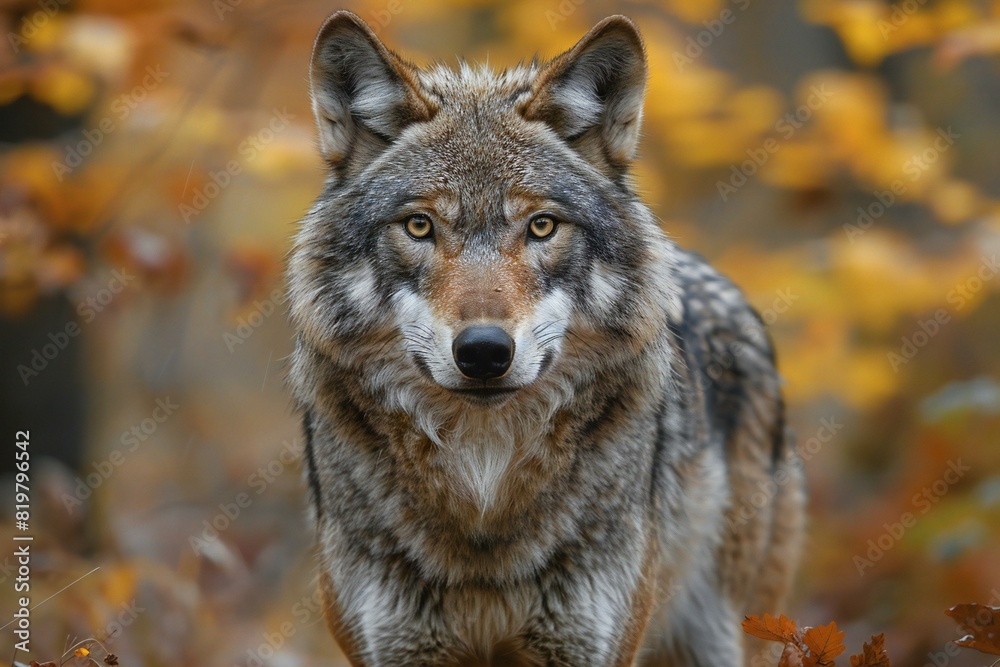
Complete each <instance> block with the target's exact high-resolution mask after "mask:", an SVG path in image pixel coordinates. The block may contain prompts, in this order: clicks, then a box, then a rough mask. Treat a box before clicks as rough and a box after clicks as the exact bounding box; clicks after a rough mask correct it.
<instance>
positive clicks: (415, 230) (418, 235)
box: [403, 215, 434, 240]
mask: <svg viewBox="0 0 1000 667" xmlns="http://www.w3.org/2000/svg"><path fill="white" fill-rule="evenodd" d="M403 226H404V227H406V233H407V234H409V235H410V236H411V237H413V238H415V239H417V240H421V239H426V238H428V237H429V236H430V235H431V232H433V231H434V225H432V224H431V220H430V218H428V217H427V216H426V215H411V216H410V217H409V218H407V219H406V222H405V223H404V225H403Z"/></svg>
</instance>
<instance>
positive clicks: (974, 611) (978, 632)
mask: <svg viewBox="0 0 1000 667" xmlns="http://www.w3.org/2000/svg"><path fill="white" fill-rule="evenodd" d="M945 613H946V614H948V616H951V617H952V618H953V619H955V622H956V623H958V627H960V628H961V629H962V630H963V631H964V632H967V633H968V634H967V635H965V636H964V637H962V638H961V639H958V640H956V641H955V644H957V645H959V646H964V647H966V648H973V649H976V650H977V651H981V652H982V653H990V654H992V655H1000V607H987V606H986V605H982V604H957V605H955V606H954V607H952V608H951V609H949V610H948V611H946V612H945Z"/></svg>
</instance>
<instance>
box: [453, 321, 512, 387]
mask: <svg viewBox="0 0 1000 667" xmlns="http://www.w3.org/2000/svg"><path fill="white" fill-rule="evenodd" d="M451 351H452V353H453V354H454V355H455V363H456V364H458V370H460V371H462V375H464V376H465V377H469V378H472V379H474V380H489V379H491V378H498V377H500V376H501V375H503V374H504V373H506V372H507V369H508V368H510V362H511V360H512V359H513V358H514V341H513V340H511V338H510V336H508V335H507V332H506V331H504V330H503V329H501V328H500V327H469V328H468V329H466V330H465V331H463V332H462V333H460V334H458V337H457V338H455V342H454V344H453V345H452V346H451Z"/></svg>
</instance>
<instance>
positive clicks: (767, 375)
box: [673, 249, 783, 439]
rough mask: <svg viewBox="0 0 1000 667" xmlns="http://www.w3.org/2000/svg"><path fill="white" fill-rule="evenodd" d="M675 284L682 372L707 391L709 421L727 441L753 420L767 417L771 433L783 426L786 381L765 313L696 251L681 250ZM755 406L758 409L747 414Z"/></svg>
mask: <svg viewBox="0 0 1000 667" xmlns="http://www.w3.org/2000/svg"><path fill="white" fill-rule="evenodd" d="M675 281H676V283H677V286H678V288H679V292H680V301H681V306H682V313H681V316H680V320H679V321H677V322H674V323H673V330H674V333H675V335H676V337H677V343H678V346H679V348H680V351H681V354H682V356H683V360H684V364H683V366H684V368H683V370H682V373H683V374H685V375H686V376H687V377H686V380H687V382H688V383H690V384H691V385H695V386H697V387H698V388H700V389H701V390H702V395H703V396H704V399H705V400H704V405H703V409H704V410H705V412H706V417H707V418H708V421H709V423H711V424H712V425H713V427H714V428H715V429H717V430H718V431H721V432H722V433H723V434H724V438H726V439H728V438H729V437H731V436H732V435H734V433H735V431H736V430H737V429H739V428H740V427H745V426H746V423H745V422H746V421H747V420H748V419H751V418H753V419H758V418H761V417H763V418H764V421H765V422H768V423H767V424H762V426H765V428H766V430H770V429H769V428H767V427H769V426H772V425H773V426H775V427H778V426H779V423H780V421H781V419H782V418H781V414H782V412H783V408H782V406H781V404H782V401H781V391H780V384H781V383H780V378H779V376H778V372H777V370H776V368H775V357H774V348H773V346H772V344H771V340H770V337H769V335H768V333H767V329H766V327H765V325H764V322H763V320H762V319H761V317H760V315H759V314H758V313H757V311H756V310H754V308H753V307H752V306H751V305H750V303H749V302H748V301H747V298H746V296H745V295H744V293H743V291H742V290H741V289H740V288H739V287H737V286H736V284H735V283H733V281H731V280H730V279H729V278H727V277H726V276H724V275H723V274H722V273H721V272H719V271H718V270H717V269H715V268H714V267H713V266H711V265H710V264H709V263H708V261H707V260H705V258H704V257H702V256H701V255H699V254H697V253H695V252H691V251H687V250H681V249H678V251H677V255H676V261H675ZM751 405H756V406H757V410H756V411H755V410H748V409H747V408H748V407H750V406H751ZM765 415H766V416H765Z"/></svg>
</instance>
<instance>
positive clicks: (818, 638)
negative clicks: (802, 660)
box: [802, 622, 846, 667]
mask: <svg viewBox="0 0 1000 667" xmlns="http://www.w3.org/2000/svg"><path fill="white" fill-rule="evenodd" d="M802 641H803V643H804V644H805V645H806V646H807V647H808V648H809V654H810V655H809V662H808V663H807V664H809V665H816V666H817V667H827V666H828V665H832V664H833V659H834V658H836V657H837V656H838V655H840V654H841V653H843V652H844V650H845V648H846V647H845V646H844V633H843V632H837V624H836V623H833V622H831V623H830V624H829V625H822V626H820V627H818V628H808V629H807V630H806V632H805V635H803V637H802Z"/></svg>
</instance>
